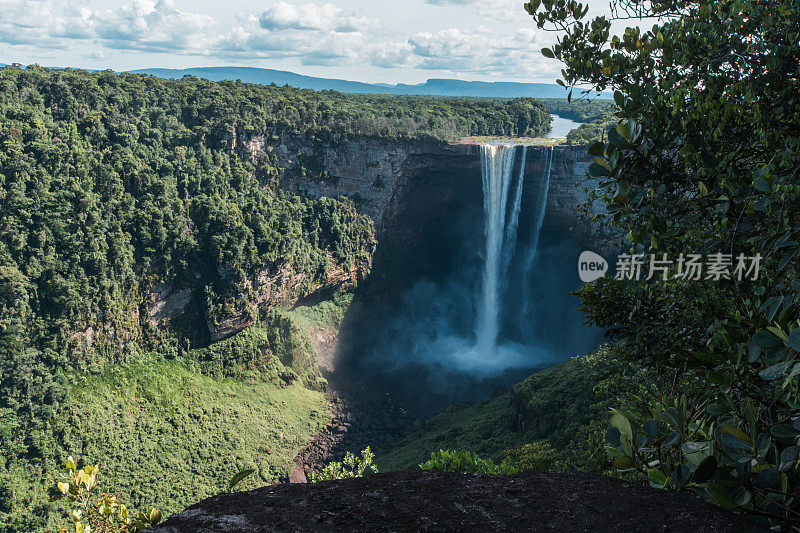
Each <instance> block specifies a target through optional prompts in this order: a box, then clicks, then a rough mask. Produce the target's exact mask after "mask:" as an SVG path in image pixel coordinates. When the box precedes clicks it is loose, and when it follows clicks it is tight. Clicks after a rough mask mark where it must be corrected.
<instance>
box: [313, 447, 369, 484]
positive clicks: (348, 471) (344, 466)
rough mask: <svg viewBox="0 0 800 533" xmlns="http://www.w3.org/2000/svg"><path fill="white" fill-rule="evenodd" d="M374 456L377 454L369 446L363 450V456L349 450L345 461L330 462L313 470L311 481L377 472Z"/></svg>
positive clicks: (349, 477)
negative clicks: (316, 470)
mask: <svg viewBox="0 0 800 533" xmlns="http://www.w3.org/2000/svg"><path fill="white" fill-rule="evenodd" d="M374 458H375V454H374V453H372V450H370V448H369V446H367V447H366V449H365V450H364V451H362V452H361V457H357V456H356V455H353V454H352V453H350V452H347V453H346V454H345V456H344V460H343V461H341V462H339V461H336V462H332V463H328V464H327V465H325V468H323V469H322V470H321V471H319V472H312V473H311V483H317V482H320V481H330V480H332V479H351V478H355V477H364V475H365V474H377V473H378V467H377V466H375V464H374V463H373V462H372V460H373V459H374Z"/></svg>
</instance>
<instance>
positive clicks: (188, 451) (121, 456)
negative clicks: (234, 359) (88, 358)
mask: <svg viewBox="0 0 800 533" xmlns="http://www.w3.org/2000/svg"><path fill="white" fill-rule="evenodd" d="M329 420H330V414H329V411H328V407H327V404H326V403H325V399H324V395H323V394H322V393H321V392H316V391H312V390H309V389H307V388H304V387H303V386H302V385H301V384H300V383H299V382H295V383H294V384H292V385H286V386H283V387H281V386H278V385H275V384H272V383H265V382H253V383H246V382H242V381H239V380H233V379H216V378H212V377H207V376H203V375H200V374H197V373H195V372H192V371H190V370H188V369H187V368H186V367H184V366H183V365H181V364H180V363H178V362H174V361H169V362H163V361H162V362H153V363H143V364H134V365H126V366H120V367H117V368H111V369H109V370H107V371H105V372H103V373H102V374H99V375H95V376H90V377H87V378H83V379H81V380H80V381H77V382H76V383H75V385H74V386H73V387H72V390H71V392H70V396H69V400H68V402H67V403H66V405H65V406H64V408H63V409H62V414H61V416H60V417H59V419H58V422H57V423H56V427H55V428H53V429H54V431H55V433H56V434H57V435H58V440H59V442H60V444H61V446H62V449H63V450H64V452H63V453H72V454H73V455H74V456H75V458H76V459H77V460H78V462H79V463H80V464H83V463H84V462H89V461H92V462H99V463H100V466H101V478H100V479H101V488H108V489H113V490H115V491H117V492H118V493H119V494H120V495H121V496H122V497H123V499H124V501H129V502H131V503H133V504H135V505H136V506H146V505H150V504H154V505H156V506H157V507H159V508H160V509H162V511H164V512H165V515H168V514H170V513H172V512H175V511H178V510H180V509H182V508H184V507H186V506H187V505H189V504H191V503H194V502H197V501H199V500H201V499H203V498H206V497H208V496H211V495H213V494H216V493H219V492H220V491H222V490H225V489H226V488H227V483H228V481H229V479H230V478H231V477H232V476H233V475H234V474H235V473H236V472H238V471H239V470H240V469H242V468H246V467H250V468H255V469H256V470H257V472H258V474H256V475H254V476H252V477H251V478H250V479H248V480H246V481H244V482H243V483H242V484H241V486H242V487H245V488H253V487H256V486H258V485H263V484H266V483H268V482H270V481H274V480H275V479H277V478H279V477H281V476H285V475H287V474H288V472H289V470H290V469H291V466H292V459H293V458H294V456H295V455H296V454H297V452H298V451H299V450H300V449H301V448H302V447H303V446H304V445H305V444H306V443H307V442H308V441H309V440H310V439H311V437H312V436H313V435H314V434H315V433H316V432H318V431H319V430H320V429H321V428H322V427H323V426H324V425H326V424H327V423H328V421H329ZM281 433H283V439H282V438H281ZM65 458H66V457H64V458H61V457H58V458H57V459H59V462H62V460H63V459H65ZM40 473H41V474H42V479H41V480H32V481H33V483H31V486H30V487H29V490H30V491H31V492H32V493H34V494H38V496H37V498H36V499H37V500H39V501H40V502H44V501H45V500H46V495H45V494H44V491H43V485H44V484H45V483H46V482H52V481H54V480H55V479H56V477H55V476H56V472H54V471H53V470H52V469H51V468H48V469H47V471H45V472H40ZM24 477H27V476H24ZM47 484H50V483H47ZM20 488H21V487H20Z"/></svg>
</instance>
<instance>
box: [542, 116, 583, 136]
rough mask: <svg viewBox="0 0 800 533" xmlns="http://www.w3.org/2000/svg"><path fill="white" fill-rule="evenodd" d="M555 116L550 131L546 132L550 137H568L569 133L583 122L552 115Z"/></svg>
mask: <svg viewBox="0 0 800 533" xmlns="http://www.w3.org/2000/svg"><path fill="white" fill-rule="evenodd" d="M550 116H551V117H553V122H551V123H550V131H549V132H547V133H546V134H545V137H546V138H548V139H554V138H562V137H566V136H567V133H569V132H570V131H572V130H574V129H575V128H577V127H578V126H580V125H581V124H582V122H575V121H574V120H570V119H568V118H562V117H559V116H558V115H552V114H551V115H550Z"/></svg>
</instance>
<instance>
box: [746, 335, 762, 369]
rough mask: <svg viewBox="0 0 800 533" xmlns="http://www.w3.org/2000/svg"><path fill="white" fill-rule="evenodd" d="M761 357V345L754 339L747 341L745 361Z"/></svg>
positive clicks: (752, 360) (754, 360) (751, 361)
mask: <svg viewBox="0 0 800 533" xmlns="http://www.w3.org/2000/svg"><path fill="white" fill-rule="evenodd" d="M759 357H761V346H759V345H758V344H756V342H755V340H754V339H750V340H749V341H747V362H748V363H754V362H756V361H757V360H758V358H759Z"/></svg>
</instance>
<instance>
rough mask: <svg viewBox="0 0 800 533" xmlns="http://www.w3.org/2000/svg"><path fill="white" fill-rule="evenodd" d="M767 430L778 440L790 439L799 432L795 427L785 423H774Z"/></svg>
mask: <svg viewBox="0 0 800 533" xmlns="http://www.w3.org/2000/svg"><path fill="white" fill-rule="evenodd" d="M769 432H770V434H771V435H772V436H773V437H775V438H776V439H780V440H791V439H794V438H795V437H797V435H798V434H800V433H798V431H797V430H796V429H795V428H793V427H792V426H787V425H785V424H776V425H774V426H772V427H771V428H769Z"/></svg>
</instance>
